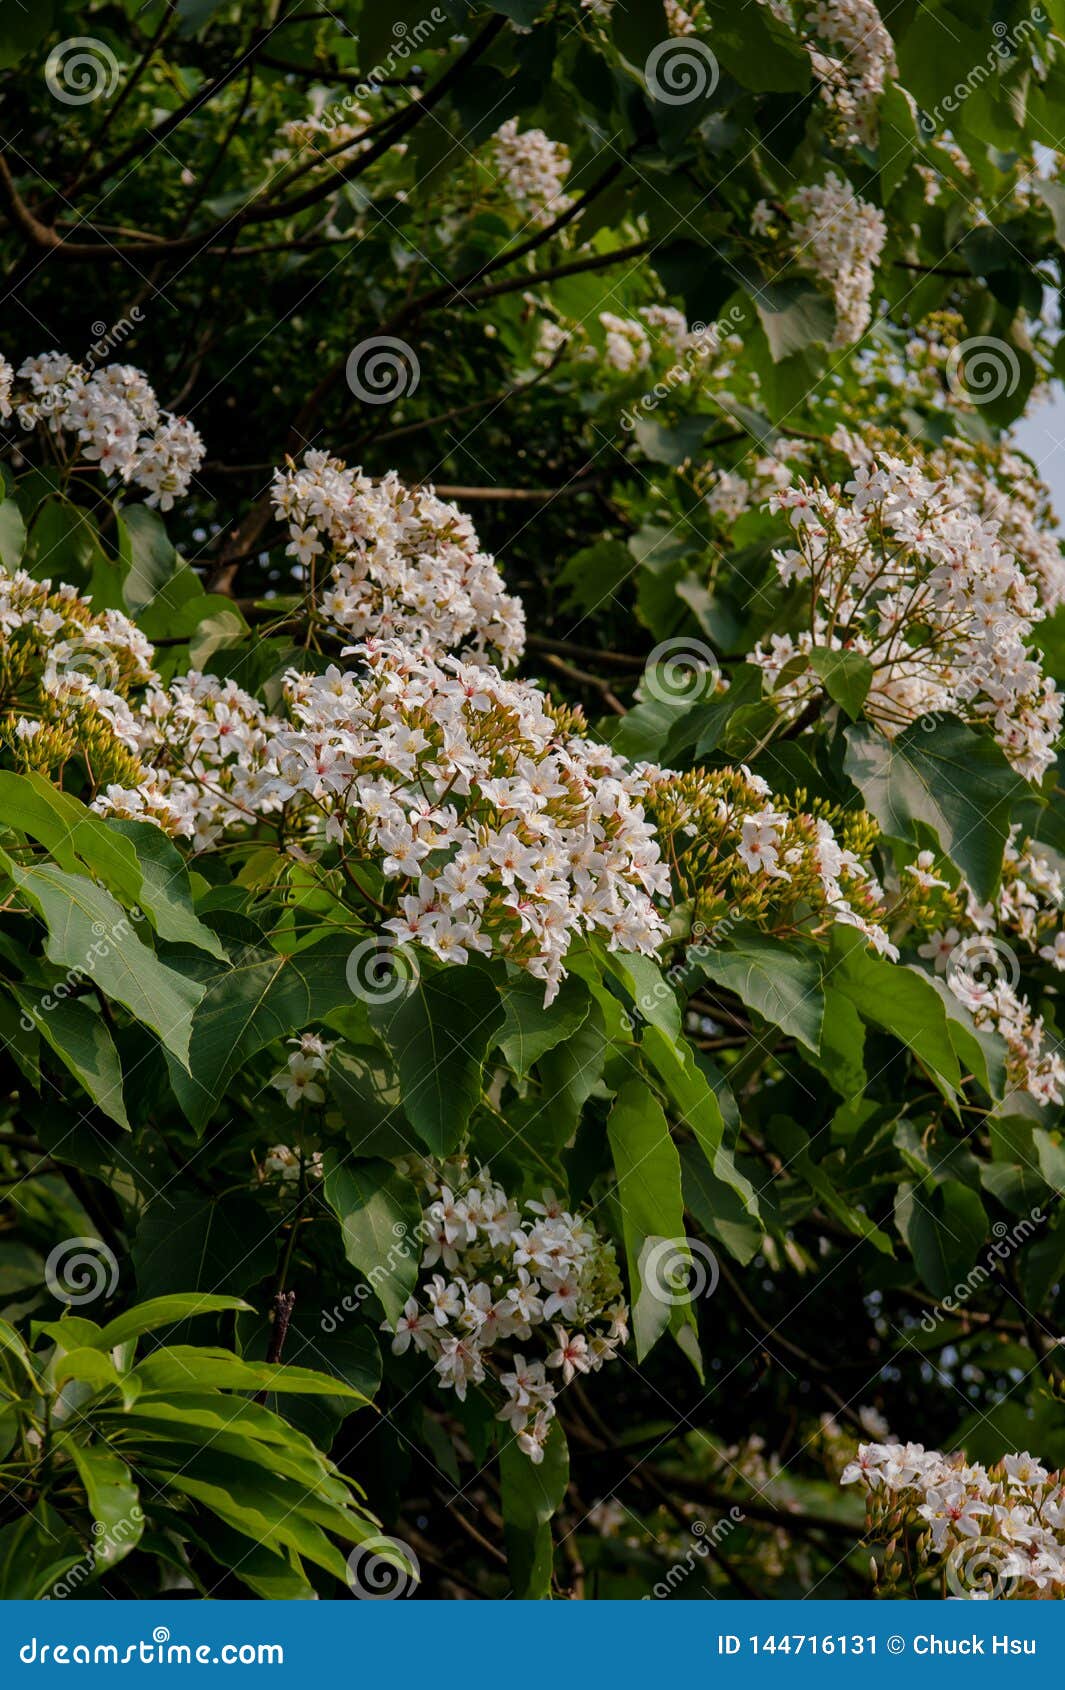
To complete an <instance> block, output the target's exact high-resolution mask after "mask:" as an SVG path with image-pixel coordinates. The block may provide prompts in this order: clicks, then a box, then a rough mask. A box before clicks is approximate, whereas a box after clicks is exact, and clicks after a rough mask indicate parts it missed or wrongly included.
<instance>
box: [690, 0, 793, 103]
mask: <svg viewBox="0 0 1065 1690" xmlns="http://www.w3.org/2000/svg"><path fill="white" fill-rule="evenodd" d="M706 13H707V21H708V39H709V40H710V42H711V44H712V46H713V49H714V52H715V53H716V55H717V57H718V58H719V59H720V60H721V63H722V65H723V66H724V67H725V69H726V70H727V71H728V72H729V74H730V76H734V77H735V78H736V81H737V82H738V83H739V84H740V85H741V87H743V88H750V89H754V90H756V91H757V92H759V93H760V92H762V91H763V90H772V91H774V92H777V91H779V92H793V93H797V94H803V93H805V92H806V90H807V89H808V88H809V86H810V61H809V59H808V57H807V55H806V54H805V53H804V52H803V50H802V48H801V47H800V45H799V43H798V41H797V39H796V36H795V34H794V31H792V30H790V29H788V28H787V27H786V26H785V25H784V24H782V23H781V22H780V21H779V20H778V19H777V18H775V17H774V16H773V14H772V13H771V12H770V11H768V10H767V9H763V8H762V7H761V6H759V7H755V8H752V9H751V10H750V12H749V13H748V11H747V9H746V8H744V10H743V12H742V14H741V13H739V12H737V11H736V8H735V6H734V4H733V3H732V0H709V4H708V5H707V8H706Z"/></svg>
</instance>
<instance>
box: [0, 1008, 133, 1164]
mask: <svg viewBox="0 0 1065 1690" xmlns="http://www.w3.org/2000/svg"><path fill="white" fill-rule="evenodd" d="M11 990H12V993H13V994H14V997H15V1001H16V1003H17V1004H18V1006H19V1008H20V1009H21V1010H22V1013H23V1014H24V1015H27V1016H29V1017H30V1019H31V1020H32V1021H33V1023H34V1026H35V1027H36V1028H37V1031H38V1032H39V1033H40V1035H41V1037H42V1038H43V1039H44V1040H45V1042H46V1044H48V1045H50V1046H51V1048H52V1050H54V1051H55V1053H56V1055H57V1056H58V1058H59V1060H60V1061H61V1062H62V1063H63V1064H64V1065H65V1066H66V1067H67V1068H69V1070H70V1072H71V1073H72V1074H73V1075H74V1078H75V1079H76V1080H78V1081H79V1083H80V1084H81V1085H83V1086H84V1087H85V1090H86V1091H87V1092H88V1094H89V1096H90V1097H91V1098H92V1100H93V1102H94V1103H95V1104H96V1106H97V1108H98V1109H102V1110H103V1112H104V1114H105V1115H109V1116H110V1118H111V1120H112V1121H115V1122H117V1124H118V1125H119V1126H120V1127H124V1128H125V1130H126V1132H129V1131H130V1124H129V1118H128V1116H127V1114H126V1105H125V1102H124V1100H123V1096H122V1064H121V1063H120V1061H119V1059H118V1051H117V1050H116V1049H115V1041H114V1039H113V1038H112V1037H111V1033H110V1030H109V1028H108V1026H107V1022H106V1021H105V1020H104V1018H103V1015H102V1014H101V1012H100V1009H99V1006H98V1005H97V1004H95V1003H87V1002H82V1001H81V1000H79V999H77V998H65V999H63V998H56V999H55V1000H54V1001H53V1002H52V1003H50V1004H49V1006H48V1008H47V1009H45V1008H43V1007H42V1006H41V1004H40V1002H39V1000H38V999H36V998H35V997H34V996H33V994H32V992H28V991H24V990H23V989H22V988H21V987H19V986H13V987H12V988H11Z"/></svg>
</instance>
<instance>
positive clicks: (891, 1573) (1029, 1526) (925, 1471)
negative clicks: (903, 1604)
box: [841, 1443, 1065, 1600]
mask: <svg viewBox="0 0 1065 1690" xmlns="http://www.w3.org/2000/svg"><path fill="white" fill-rule="evenodd" d="M841 1482H842V1483H843V1484H845V1485H850V1484H860V1485H862V1486H864V1488H865V1491H866V1505H867V1512H868V1522H869V1532H870V1534H871V1535H872V1536H874V1537H875V1538H877V1539H878V1540H880V1541H883V1542H886V1543H887V1544H888V1550H887V1555H886V1560H885V1565H884V1575H885V1582H886V1585H887V1587H888V1593H889V1594H890V1593H891V1592H892V1591H893V1590H895V1589H896V1588H897V1587H898V1586H899V1585H900V1584H901V1583H902V1581H903V1579H904V1577H907V1576H908V1577H909V1578H910V1579H911V1580H913V1581H914V1582H915V1574H914V1573H913V1571H912V1561H913V1560H915V1561H916V1564H917V1566H918V1567H919V1568H921V1569H922V1570H923V1569H926V1568H931V1569H932V1570H933V1572H935V1573H940V1574H941V1575H942V1577H943V1579H944V1581H945V1585H946V1589H947V1591H949V1592H950V1594H952V1595H953V1596H955V1597H962V1598H968V1599H970V1600H972V1599H982V1600H989V1599H1000V1598H1004V1597H1018V1598H1029V1599H1030V1598H1033V1597H1038V1596H1046V1595H1053V1596H1057V1597H1060V1596H1061V1595H1063V1594H1065V1475H1062V1474H1061V1473H1051V1472H1048V1471H1047V1469H1046V1468H1045V1467H1044V1466H1043V1465H1042V1464H1041V1463H1040V1462H1039V1461H1037V1460H1036V1459H1035V1458H1034V1457H1033V1456H1031V1455H1029V1454H1028V1452H1027V1451H1026V1450H1025V1451H1023V1452H1022V1453H1021V1454H1019V1455H1007V1456H1005V1457H1004V1459H1003V1460H1002V1461H1000V1462H998V1463H996V1464H995V1465H994V1466H992V1467H982V1466H979V1465H978V1464H977V1463H975V1462H968V1461H966V1459H965V1457H964V1455H960V1454H959V1455H941V1454H940V1453H939V1452H938V1451H936V1450H926V1449H925V1448H924V1446H923V1445H922V1444H899V1443H870V1444H860V1445H859V1446H858V1455H857V1459H856V1460H854V1461H852V1462H851V1463H850V1465H849V1466H848V1467H846V1468H845V1469H844V1472H843V1475H842V1480H841ZM903 1538H905V1541H906V1543H907V1545H908V1546H910V1547H911V1548H912V1556H908V1557H907V1560H908V1561H910V1563H911V1571H910V1572H909V1573H908V1574H907V1565H906V1562H904V1560H903V1558H902V1557H901V1556H900V1554H899V1552H898V1549H897V1547H896V1545H897V1544H898V1542H899V1540H901V1539H903Z"/></svg>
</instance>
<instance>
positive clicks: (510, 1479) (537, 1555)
mask: <svg viewBox="0 0 1065 1690" xmlns="http://www.w3.org/2000/svg"><path fill="white" fill-rule="evenodd" d="M499 1478H500V1488H501V1496H502V1502H503V1527H504V1535H505V1539H506V1545H507V1565H508V1567H509V1569H510V1577H511V1583H512V1585H513V1589H514V1595H515V1596H518V1597H524V1598H540V1597H545V1596H549V1595H550V1594H551V1563H552V1544H551V1518H552V1516H553V1515H554V1514H556V1513H557V1512H558V1510H559V1509H560V1508H561V1506H562V1504H563V1502H564V1501H565V1497H566V1490H567V1488H568V1486H569V1449H568V1447H567V1444H566V1434H565V1432H564V1431H563V1429H562V1422H561V1420H557V1419H556V1420H552V1422H551V1427H550V1430H549V1432H548V1434H547V1438H546V1440H545V1442H544V1458H543V1461H542V1462H540V1463H539V1464H538V1465H534V1464H533V1463H532V1462H531V1461H530V1460H529V1457H528V1456H527V1455H523V1454H522V1452H521V1450H520V1449H519V1448H518V1443H517V1439H516V1438H508V1440H507V1442H506V1443H505V1444H504V1445H503V1447H502V1449H501V1450H500V1452H499Z"/></svg>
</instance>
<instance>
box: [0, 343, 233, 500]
mask: <svg viewBox="0 0 1065 1690" xmlns="http://www.w3.org/2000/svg"><path fill="white" fill-rule="evenodd" d="M17 381H18V382H19V383H24V384H25V385H24V386H23V387H17V386H16V385H15V383H16V377H15V376H14V374H13V372H12V369H11V366H10V364H8V363H7V362H6V360H5V359H3V358H0V415H2V416H4V417H5V418H6V417H9V416H10V415H11V413H12V411H14V414H15V416H16V418H17V419H18V421H19V423H20V424H21V426H22V427H23V428H24V429H25V430H26V431H27V432H29V431H30V430H32V429H34V428H37V427H40V426H43V427H45V428H47V429H48V430H49V431H50V433H51V434H53V435H54V436H55V437H56V440H57V442H59V443H62V442H65V441H66V440H67V439H68V438H69V439H71V440H73V441H75V442H76V443H77V448H78V455H79V456H81V457H83V458H85V459H87V460H88V462H90V463H94V464H96V465H97V466H98V467H99V469H100V472H101V474H103V475H115V476H117V477H118V478H119V480H120V481H124V482H127V483H129V482H132V483H133V485H134V486H137V487H142V488H144V489H146V491H147V493H148V500H147V502H148V504H149V505H158V506H159V508H160V510H164V511H168V510H170V508H171V506H172V505H173V503H174V500H175V499H176V498H180V497H181V496H182V494H184V493H186V492H187V491H188V487H189V483H190V481H191V480H192V477H193V476H194V475H195V473H196V471H197V470H198V469H199V467H200V464H201V463H202V462H203V453H204V446H203V441H202V440H201V439H200V436H199V434H198V433H197V431H196V429H195V428H194V427H193V426H192V424H191V423H190V422H188V421H187V420H186V419H185V418H184V417H175V416H173V415H172V414H171V413H170V412H169V411H164V410H162V409H161V408H160V406H159V402H158V400H157V399H156V396H155V392H154V389H153V388H152V386H151V384H150V382H149V381H148V380H147V379H146V378H145V376H144V375H142V373H141V371H140V370H137V369H134V368H133V366H132V365H131V364H111V365H109V366H108V367H107V368H105V369H102V370H95V371H94V372H93V373H92V374H89V373H88V372H87V371H86V370H84V369H83V368H82V366H81V365H80V364H75V363H74V362H73V360H72V359H70V358H68V357H67V356H66V354H65V353H61V352H44V353H42V354H41V355H40V357H37V358H27V359H26V360H25V362H24V363H23V364H21V365H20V366H19V370H18V375H17Z"/></svg>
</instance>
